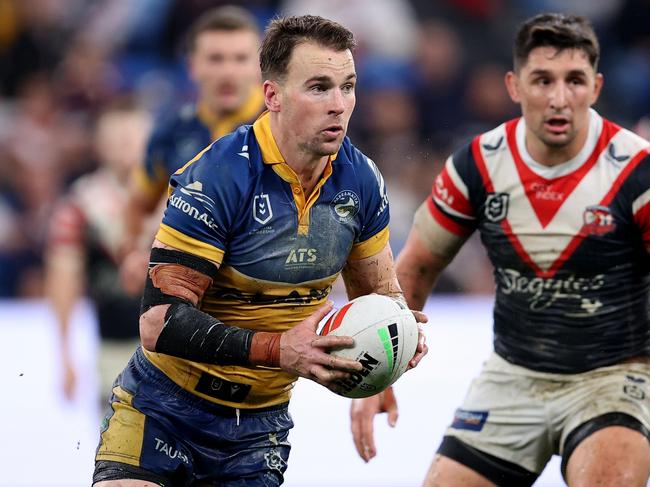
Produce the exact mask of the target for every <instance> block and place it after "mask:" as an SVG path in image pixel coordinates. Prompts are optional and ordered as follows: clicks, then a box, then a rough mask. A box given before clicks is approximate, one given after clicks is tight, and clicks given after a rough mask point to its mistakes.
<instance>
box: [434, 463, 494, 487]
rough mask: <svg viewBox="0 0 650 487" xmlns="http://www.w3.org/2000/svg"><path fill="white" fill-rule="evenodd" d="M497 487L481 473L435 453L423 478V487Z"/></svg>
mask: <svg viewBox="0 0 650 487" xmlns="http://www.w3.org/2000/svg"><path fill="white" fill-rule="evenodd" d="M450 485H453V486H455V487H497V485H496V484H494V483H492V482H490V481H489V480H488V479H486V478H485V477H483V476H482V475H481V474H479V473H477V472H475V471H474V470H472V469H471V468H469V467H466V466H465V465H463V464H462V463H458V462H457V461H455V460H452V459H451V458H447V457H444V456H442V455H436V457H435V458H434V459H433V462H432V463H431V467H430V468H429V471H428V472H427V476H426V478H425V479H424V487H447V486H450Z"/></svg>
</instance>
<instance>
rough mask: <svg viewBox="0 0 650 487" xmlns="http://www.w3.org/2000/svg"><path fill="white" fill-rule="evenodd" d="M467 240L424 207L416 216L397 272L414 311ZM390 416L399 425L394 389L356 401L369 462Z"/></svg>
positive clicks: (356, 426) (354, 422)
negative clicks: (379, 426)
mask: <svg viewBox="0 0 650 487" xmlns="http://www.w3.org/2000/svg"><path fill="white" fill-rule="evenodd" d="M465 240H466V239H465V238H464V237H459V236H456V235H453V234H451V233H450V232H448V231H447V230H445V229H444V228H442V227H441V226H440V225H439V224H438V223H437V222H436V221H435V220H434V219H433V217H431V215H430V213H429V212H428V210H427V209H426V205H422V206H421V207H420V209H419V210H418V212H417V213H416V216H415V221H414V224H413V227H412V228H411V233H410V234H409V236H408V239H407V241H406V244H405V245H404V248H403V249H402V251H401V252H400V254H399V256H398V257H397V261H396V263H395V269H396V274H397V278H398V279H399V284H400V285H401V287H402V289H403V292H404V298H405V299H406V302H407V304H408V305H409V307H410V308H411V309H415V310H421V309H422V308H423V307H424V305H425V303H426V300H427V298H428V297H429V295H430V294H431V290H432V289H433V285H434V284H435V282H436V279H437V278H438V276H440V273H441V272H442V271H443V270H444V269H445V267H446V266H447V265H448V264H449V262H451V260H452V259H453V258H454V256H455V255H456V253H457V252H458V250H459V249H460V247H461V246H462V245H463V243H464V242H465ZM382 412H386V413H388V421H389V424H390V425H391V426H394V425H395V423H396V421H397V415H398V411H397V402H396V399H395V396H394V394H393V391H392V390H391V388H388V389H386V390H385V391H383V392H381V393H380V394H376V395H374V396H371V397H368V398H365V399H355V400H353V401H352V405H351V408H350V417H351V429H352V436H353V439H354V445H355V447H356V449H357V452H358V453H359V456H360V457H361V458H362V459H363V460H364V461H366V462H368V461H370V459H371V458H373V457H374V456H375V455H376V454H377V449H376V447H375V440H374V433H373V420H374V416H375V415H376V414H378V413H382Z"/></svg>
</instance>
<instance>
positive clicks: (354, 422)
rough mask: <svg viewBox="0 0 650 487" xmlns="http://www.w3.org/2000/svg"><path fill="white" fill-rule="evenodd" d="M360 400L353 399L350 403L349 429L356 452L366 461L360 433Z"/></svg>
mask: <svg viewBox="0 0 650 487" xmlns="http://www.w3.org/2000/svg"><path fill="white" fill-rule="evenodd" d="M362 404H363V403H362V402H361V401H360V400H359V399H353V400H352V404H351V405H350V429H351V430H352V440H353V441H354V447H355V448H356V449H357V453H358V454H359V456H360V457H361V458H362V459H363V460H364V461H366V462H367V461H368V460H367V459H366V457H365V456H364V448H363V438H362V433H361V422H362V421H363V410H362V409H361V408H362Z"/></svg>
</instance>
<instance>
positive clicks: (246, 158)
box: [173, 125, 260, 186]
mask: <svg viewBox="0 0 650 487" xmlns="http://www.w3.org/2000/svg"><path fill="white" fill-rule="evenodd" d="M251 135H252V127H251V126H250V125H244V126H242V127H240V128H239V129H237V130H236V131H235V132H232V133H230V134H228V135H225V136H223V137H221V138H220V139H218V140H216V141H215V142H213V143H212V144H210V145H209V146H208V147H206V148H205V149H204V150H203V151H202V152H200V153H199V154H198V155H197V156H196V157H195V158H194V159H192V160H191V161H189V162H188V163H187V164H185V165H184V166H183V167H181V168H180V169H179V170H178V171H176V173H175V174H174V178H173V180H175V181H187V180H191V181H196V180H197V178H199V179H201V180H204V181H205V182H204V184H206V183H209V186H217V185H225V184H229V183H230V184H232V183H234V184H236V185H237V186H242V185H246V184H247V181H249V180H250V178H251V177H252V176H253V175H254V174H256V173H257V172H259V170H260V167H259V166H260V161H259V157H258V156H257V154H256V152H255V151H254V147H251V138H252V137H251Z"/></svg>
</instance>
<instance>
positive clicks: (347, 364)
mask: <svg viewBox="0 0 650 487" xmlns="http://www.w3.org/2000/svg"><path fill="white" fill-rule="evenodd" d="M321 363H322V364H323V365H326V366H327V368H329V369H332V370H342V371H345V372H360V371H361V370H363V365H361V363H360V362H357V361H356V360H352V359H348V358H343V357H335V356H334V355H329V354H326V357H325V360H324V361H323V362H321Z"/></svg>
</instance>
